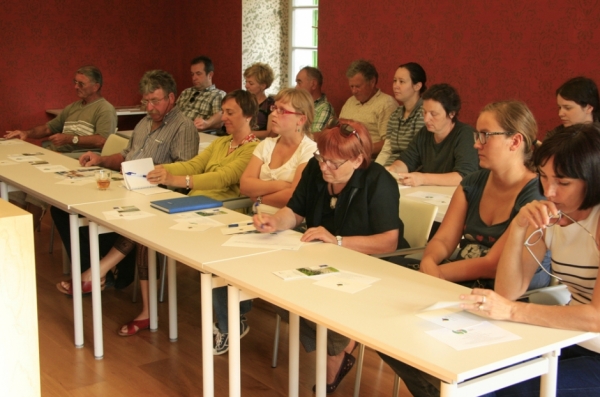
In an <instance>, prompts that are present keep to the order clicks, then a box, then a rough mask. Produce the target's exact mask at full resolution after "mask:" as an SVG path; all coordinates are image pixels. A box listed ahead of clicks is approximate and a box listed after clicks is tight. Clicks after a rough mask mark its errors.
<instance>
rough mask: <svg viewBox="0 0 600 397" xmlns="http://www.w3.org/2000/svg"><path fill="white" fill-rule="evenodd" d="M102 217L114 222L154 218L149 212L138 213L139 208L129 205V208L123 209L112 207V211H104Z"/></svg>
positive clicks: (124, 207)
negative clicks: (117, 220)
mask: <svg viewBox="0 0 600 397" xmlns="http://www.w3.org/2000/svg"><path fill="white" fill-rule="evenodd" d="M103 214H104V217H105V218H106V220H109V221H110V220H115V219H125V220H134V219H142V218H147V217H149V216H155V215H154V214H151V213H149V212H145V211H140V209H139V208H137V207H135V206H133V205H131V206H123V207H114V208H113V209H112V211H104V212H103Z"/></svg>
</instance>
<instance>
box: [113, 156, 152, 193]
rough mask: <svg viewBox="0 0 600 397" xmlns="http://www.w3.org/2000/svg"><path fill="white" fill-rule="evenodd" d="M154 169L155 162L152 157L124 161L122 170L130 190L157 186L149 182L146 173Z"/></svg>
mask: <svg viewBox="0 0 600 397" xmlns="http://www.w3.org/2000/svg"><path fill="white" fill-rule="evenodd" d="M153 169H154V162H153V161H152V159H151V158H149V157H148V158H145V159H138V160H131V161H123V162H122V163H121V170H122V171H123V177H124V178H125V185H126V186H127V188H128V189H129V190H137V189H144V188H151V187H152V186H155V185H153V184H151V183H150V182H148V180H147V179H146V175H147V174H148V173H149V172H150V171H152V170H153Z"/></svg>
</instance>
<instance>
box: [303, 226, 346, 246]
mask: <svg viewBox="0 0 600 397" xmlns="http://www.w3.org/2000/svg"><path fill="white" fill-rule="evenodd" d="M300 241H304V242H308V241H322V242H324V243H331V244H337V239H336V238H335V236H334V235H333V234H331V233H329V232H328V231H327V229H325V228H324V227H323V226H317V227H311V228H310V229H308V230H307V231H306V232H304V234H303V235H302V238H300Z"/></svg>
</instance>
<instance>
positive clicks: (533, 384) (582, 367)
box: [379, 346, 600, 397]
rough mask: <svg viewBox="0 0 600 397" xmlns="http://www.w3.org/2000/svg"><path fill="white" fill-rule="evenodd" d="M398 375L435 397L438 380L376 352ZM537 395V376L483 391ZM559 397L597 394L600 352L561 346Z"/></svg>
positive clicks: (421, 395)
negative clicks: (492, 390)
mask: <svg viewBox="0 0 600 397" xmlns="http://www.w3.org/2000/svg"><path fill="white" fill-rule="evenodd" d="M379 355H380V356H381V358H382V359H383V361H385V362H386V363H387V364H388V365H389V366H390V367H391V368H392V369H393V370H394V372H396V373H397V374H398V375H399V376H400V378H401V379H402V380H403V381H404V383H406V386H407V387H408V390H410V392H411V393H412V394H413V396H414V397H436V396H439V395H440V391H439V387H440V381H439V380H438V379H436V378H434V377H433V376H431V375H429V374H426V373H424V372H421V371H419V370H418V369H416V368H413V367H411V366H410V365H407V364H404V363H402V362H400V361H398V360H396V359H393V358H391V357H389V356H386V355H384V354H382V353H379ZM539 395H540V378H539V377H536V378H532V379H529V380H527V381H525V382H521V383H518V384H516V385H513V386H509V387H507V388H504V389H500V390H498V391H495V392H492V393H489V394H486V395H485V397H534V396H535V397H537V396H539ZM556 395H557V396H558V397H588V396H589V397H596V396H600V354H598V353H595V352H593V351H590V350H587V349H585V348H583V347H581V346H569V347H567V348H564V349H562V351H561V354H560V357H559V358H558V381H557V386H556Z"/></svg>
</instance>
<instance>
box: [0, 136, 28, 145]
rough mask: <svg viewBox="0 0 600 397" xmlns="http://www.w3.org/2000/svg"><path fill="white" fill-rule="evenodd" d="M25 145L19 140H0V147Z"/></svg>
mask: <svg viewBox="0 0 600 397" xmlns="http://www.w3.org/2000/svg"><path fill="white" fill-rule="evenodd" d="M23 143H25V142H24V141H22V140H20V139H4V138H2V139H0V146H11V145H22V144H23Z"/></svg>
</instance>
